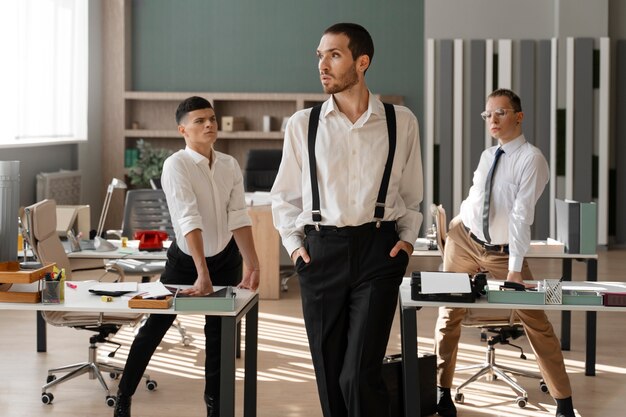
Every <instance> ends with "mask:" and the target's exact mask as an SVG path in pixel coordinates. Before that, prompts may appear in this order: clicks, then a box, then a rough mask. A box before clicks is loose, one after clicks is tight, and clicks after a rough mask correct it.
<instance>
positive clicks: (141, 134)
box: [124, 129, 284, 140]
mask: <svg viewBox="0 0 626 417" xmlns="http://www.w3.org/2000/svg"><path fill="white" fill-rule="evenodd" d="M283 135H284V133H283V132H276V131H274V132H258V131H252V130H239V131H236V132H224V131H220V132H218V135H217V139H218V140H220V139H280V140H282V139H283ZM124 136H125V137H127V138H176V139H180V138H181V136H180V133H178V131H177V130H152V129H126V130H124Z"/></svg>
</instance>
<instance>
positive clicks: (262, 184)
mask: <svg viewBox="0 0 626 417" xmlns="http://www.w3.org/2000/svg"><path fill="white" fill-rule="evenodd" d="M282 152H283V151H282V150H281V149H250V150H249V151H248V155H247V158H246V169H245V170H244V177H243V181H244V188H245V190H246V192H256V191H270V190H271V189H272V185H274V180H276V175H277V174H278V168H279V167H280V161H281V159H282ZM293 276H295V271H294V268H293V266H292V265H285V266H281V268H280V289H281V291H287V290H288V289H289V287H288V286H287V282H288V281H289V279H290V278H291V277H293Z"/></svg>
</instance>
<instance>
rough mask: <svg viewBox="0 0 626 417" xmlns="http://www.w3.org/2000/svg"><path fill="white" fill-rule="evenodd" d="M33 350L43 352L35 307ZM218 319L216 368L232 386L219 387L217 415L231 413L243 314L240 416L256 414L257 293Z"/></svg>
mask: <svg viewBox="0 0 626 417" xmlns="http://www.w3.org/2000/svg"><path fill="white" fill-rule="evenodd" d="M36 313H37V352H46V348H47V342H46V341H47V338H46V333H47V332H46V322H45V320H44V319H43V317H42V315H41V312H40V311H37V312H36ZM219 317H220V318H221V321H222V345H221V348H222V350H221V351H222V361H221V365H220V366H221V368H220V385H221V386H222V387H233V389H232V390H228V389H222V390H221V392H220V417H233V416H234V415H235V373H236V372H235V371H236V364H235V359H236V357H237V356H238V355H237V352H238V350H239V334H238V332H237V329H238V325H240V324H241V319H242V318H244V317H245V318H246V335H245V337H246V355H245V359H244V370H245V375H244V394H243V415H244V417H256V415H257V406H256V401H257V378H256V375H257V342H258V326H259V295H258V294H255V295H254V297H252V298H251V299H250V301H249V302H248V303H247V304H246V305H245V307H243V308H242V309H241V311H240V312H239V314H237V315H236V316H219Z"/></svg>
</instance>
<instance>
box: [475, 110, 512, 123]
mask: <svg viewBox="0 0 626 417" xmlns="http://www.w3.org/2000/svg"><path fill="white" fill-rule="evenodd" d="M510 111H512V112H513V113H517V110H515V109H495V110H494V111H489V110H485V111H484V112H482V113H481V114H480V117H482V118H483V120H487V119H491V116H496V117H497V118H498V119H499V118H501V117H504V116H506V113H507V112H510Z"/></svg>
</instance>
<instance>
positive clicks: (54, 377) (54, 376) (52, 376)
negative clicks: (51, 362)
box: [46, 375, 57, 384]
mask: <svg viewBox="0 0 626 417" xmlns="http://www.w3.org/2000/svg"><path fill="white" fill-rule="evenodd" d="M55 379H57V376H56V375H48V377H47V378H46V384H49V383H51V382H52V381H54V380H55Z"/></svg>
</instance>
